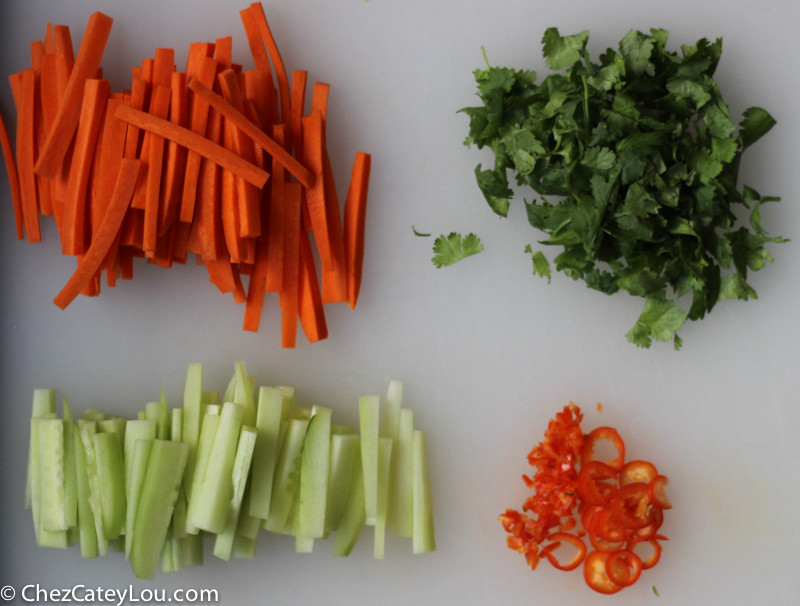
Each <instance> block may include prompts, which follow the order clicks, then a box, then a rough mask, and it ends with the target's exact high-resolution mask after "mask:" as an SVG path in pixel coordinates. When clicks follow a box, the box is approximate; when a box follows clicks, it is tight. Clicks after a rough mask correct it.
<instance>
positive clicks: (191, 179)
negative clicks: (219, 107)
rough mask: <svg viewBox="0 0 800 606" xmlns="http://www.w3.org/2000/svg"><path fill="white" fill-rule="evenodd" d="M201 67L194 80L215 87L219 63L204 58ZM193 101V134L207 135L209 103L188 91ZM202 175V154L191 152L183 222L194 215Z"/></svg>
mask: <svg viewBox="0 0 800 606" xmlns="http://www.w3.org/2000/svg"><path fill="white" fill-rule="evenodd" d="M199 63H200V65H199V67H198V68H197V69H196V70H194V69H193V70H192V73H193V74H196V75H192V79H193V78H195V77H196V78H197V79H198V80H199V81H200V82H202V83H203V84H204V85H206V86H213V85H214V79H215V78H216V74H217V62H216V60H214V59H210V58H208V57H203V58H202V59H201V60H200V61H199ZM189 76H190V73H189V72H188V71H187V73H186V77H187V80H188V79H189ZM187 94H188V95H189V99H191V107H192V110H191V113H192V119H191V128H192V132H193V133H197V134H198V135H205V134H206V128H207V126H208V103H207V102H206V101H204V100H203V99H200V98H199V97H198V96H197V95H195V93H194V91H192V90H189V91H187ZM199 174H200V154H198V153H197V152H195V151H192V150H190V151H189V153H188V154H187V156H186V174H185V176H184V181H183V196H182V199H181V221H186V222H189V221H191V220H192V216H193V215H194V207H195V203H196V200H197V179H198V176H199Z"/></svg>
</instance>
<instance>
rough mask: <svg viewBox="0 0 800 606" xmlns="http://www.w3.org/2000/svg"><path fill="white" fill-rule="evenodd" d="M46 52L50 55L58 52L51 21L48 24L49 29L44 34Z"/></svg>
mask: <svg viewBox="0 0 800 606" xmlns="http://www.w3.org/2000/svg"><path fill="white" fill-rule="evenodd" d="M44 52H45V53H47V54H48V55H54V54H55V53H56V45H55V43H54V42H53V25H52V24H51V23H48V24H47V30H46V31H45V34H44Z"/></svg>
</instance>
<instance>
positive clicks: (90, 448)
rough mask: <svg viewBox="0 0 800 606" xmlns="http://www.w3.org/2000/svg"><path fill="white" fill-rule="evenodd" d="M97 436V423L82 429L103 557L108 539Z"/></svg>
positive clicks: (90, 492)
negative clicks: (101, 497) (102, 501)
mask: <svg viewBox="0 0 800 606" xmlns="http://www.w3.org/2000/svg"><path fill="white" fill-rule="evenodd" d="M95 435H99V434H97V422H94V423H87V424H85V425H83V427H81V443H82V444H83V450H84V452H85V454H86V475H87V476H88V479H89V505H91V507H92V514H93V515H94V529H95V531H96V533H97V551H98V553H99V554H100V555H101V556H104V555H106V553H108V538H107V537H106V535H105V533H104V531H103V509H102V505H101V500H100V481H99V479H98V477H97V456H96V455H95V448H94V436H95Z"/></svg>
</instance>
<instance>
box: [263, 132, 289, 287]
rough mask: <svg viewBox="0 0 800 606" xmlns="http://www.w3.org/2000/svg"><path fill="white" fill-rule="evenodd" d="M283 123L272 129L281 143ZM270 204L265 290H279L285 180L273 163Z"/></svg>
mask: <svg viewBox="0 0 800 606" xmlns="http://www.w3.org/2000/svg"><path fill="white" fill-rule="evenodd" d="M284 131H285V128H284V126H283V124H276V125H275V126H274V127H273V130H272V136H273V137H274V139H275V141H276V142H277V143H279V144H281V145H283V143H284ZM270 186H271V190H270V205H269V265H268V267H267V273H266V289H267V292H280V291H281V287H282V284H283V251H284V244H283V234H284V231H285V227H284V223H285V214H286V195H285V187H286V180H285V177H284V172H283V166H281V165H280V164H278V163H277V162H276V163H275V166H274V167H273V171H272V181H271V182H270Z"/></svg>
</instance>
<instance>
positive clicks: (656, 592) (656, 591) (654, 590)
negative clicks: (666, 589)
mask: <svg viewBox="0 0 800 606" xmlns="http://www.w3.org/2000/svg"><path fill="white" fill-rule="evenodd" d="M653 593H654V594H656V597H657V598H660V597H661V596H660V595H658V589H656V586H655V585H653Z"/></svg>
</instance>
